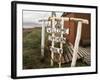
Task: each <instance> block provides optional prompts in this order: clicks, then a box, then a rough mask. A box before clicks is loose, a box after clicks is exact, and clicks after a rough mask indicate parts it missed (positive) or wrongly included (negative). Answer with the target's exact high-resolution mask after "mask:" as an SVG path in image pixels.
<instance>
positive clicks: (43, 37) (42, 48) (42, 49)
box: [41, 21, 45, 57]
mask: <svg viewBox="0 0 100 80" xmlns="http://www.w3.org/2000/svg"><path fill="white" fill-rule="evenodd" d="M44 45H45V21H42V34H41V56H42V57H44Z"/></svg>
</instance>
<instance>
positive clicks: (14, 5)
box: [11, 1, 98, 79]
mask: <svg viewBox="0 0 100 80" xmlns="http://www.w3.org/2000/svg"><path fill="white" fill-rule="evenodd" d="M27 5H28V6H42V7H46V6H48V7H49V8H50V7H55V10H56V7H58V8H60V7H61V8H62V9H63V8H75V9H77V8H78V9H80V10H81V9H83V12H84V10H85V9H87V10H90V14H91V15H92V20H91V21H94V22H93V23H91V25H93V26H92V27H95V28H93V29H94V30H91V32H92V31H93V32H95V33H93V36H91V37H93V38H95V40H94V42H93V43H92V46H93V45H94V48H95V49H94V51H93V52H92V51H91V52H92V53H93V54H94V56H95V57H94V58H95V59H93V57H92V59H91V60H92V61H93V62H94V63H93V65H94V67H92V66H90V67H92V69H93V70H91V71H86V72H84V71H79V72H77V71H75V72H64V73H63V72H59V71H61V70H62V71H64V70H67V68H61V70H60V69H59V70H58V69H53V70H52V69H50V70H51V71H54V70H55V71H58V72H59V73H49V74H47V73H48V72H49V71H50V70H49V69H48V70H46V71H45V69H42V70H40V71H44V73H41V74H36V75H34V74H35V73H34V74H32V73H30V74H29V75H27V74H26V72H25V74H26V75H24V73H23V71H25V70H23V69H22V68H19V67H18V66H21V65H19V64H18V63H19V62H21V61H20V60H19V57H21V56H18V55H17V53H18V54H19V51H18V45H19V42H18V41H19V38H18V37H19V36H18V35H19V34H20V33H21V32H20V31H21V28H20V27H19V28H18V26H19V23H20V22H18V21H19V20H20V19H21V18H22V16H23V15H21V16H20V15H19V14H20V11H22V10H23V9H25V8H26V7H27ZM23 6H25V8H23ZM27 9H28V8H27ZM27 9H26V10H27ZM29 9H30V10H31V9H32V8H30V7H29ZM33 10H34V9H33ZM35 10H36V9H35ZM38 10H39V9H38ZM50 10H51V11H55V10H53V9H52V8H50ZM40 11H41V9H40ZM42 11H43V8H42ZM44 11H46V10H45V8H44ZM57 11H58V12H59V9H58V10H57ZM60 11H61V10H60ZM62 11H63V10H62ZM81 11H82V10H81ZM92 11H93V12H92ZM70 12H71V11H70ZM76 12H78V11H76ZM97 13H98V8H97V6H87V5H69V4H54V3H39V2H24V1H12V2H11V28H12V30H11V31H12V32H11V36H12V39H11V46H12V52H11V78H13V79H19V78H36V77H53V76H67V75H83V74H97V72H98V67H97V66H98V65H97V62H98V61H97V58H98V56H97V49H98V48H97V33H98V32H97V24H98V21H97V18H98V14H97ZM21 14H22V13H21ZM93 18H95V19H94V20H93ZM68 19H69V18H66V20H68ZM70 19H72V20H75V19H76V18H70ZM77 20H79V21H81V20H83V19H77ZM20 21H21V20H20ZM84 23H87V21H84ZM21 24H22V23H21ZM62 24H63V23H62ZM79 25H81V24H79ZM20 26H21V25H20ZM19 29H20V30H19ZM42 30H45V29H44V28H43V29H42ZM43 34H45V33H43ZM43 34H42V36H43ZM42 39H43V38H42ZM42 41H44V39H43V40H42ZM42 45H43V44H42ZM41 51H43V50H41ZM43 52H44V51H43ZM20 54H22V53H20ZM42 55H43V56H44V54H42ZM51 65H52V64H51ZM59 65H60V66H61V64H60V63H59ZM72 66H73V65H72ZM90 67H89V68H87V69H91V68H90ZM19 69H22V73H23V74H21V73H19V72H20V70H19ZM75 69H76V68H75ZM80 69H81V68H80ZM87 69H84V70H87ZM72 70H74V69H73V68H72V69H70V70H69V71H72ZM33 71H34V72H36V70H35V69H34V70H33ZM38 71H39V70H38ZM28 72H29V71H27V73H28Z"/></svg>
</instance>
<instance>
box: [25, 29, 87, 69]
mask: <svg viewBox="0 0 100 80" xmlns="http://www.w3.org/2000/svg"><path fill="white" fill-rule="evenodd" d="M47 36H48V34H47V33H46V35H45V37H46V43H45V56H44V58H43V57H41V28H33V29H32V30H30V31H27V30H26V31H23V69H40V68H56V67H58V64H57V63H55V64H54V66H53V67H51V66H50V51H49V50H48V45H49V44H50V43H49V42H48V40H47ZM76 66H87V65H86V64H85V63H82V61H81V60H79V61H77V64H76ZM62 67H70V63H67V64H62Z"/></svg>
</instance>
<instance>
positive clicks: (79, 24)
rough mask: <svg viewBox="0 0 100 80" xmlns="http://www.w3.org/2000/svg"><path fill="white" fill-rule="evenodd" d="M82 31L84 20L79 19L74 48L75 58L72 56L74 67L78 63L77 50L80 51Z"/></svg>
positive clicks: (72, 65)
mask: <svg viewBox="0 0 100 80" xmlns="http://www.w3.org/2000/svg"><path fill="white" fill-rule="evenodd" d="M81 31H82V22H81V21H79V22H78V26H77V34H76V39H75V45H74V50H73V58H72V63H71V67H74V66H75V65H76V60H77V52H78V47H79V42H80V39H81Z"/></svg>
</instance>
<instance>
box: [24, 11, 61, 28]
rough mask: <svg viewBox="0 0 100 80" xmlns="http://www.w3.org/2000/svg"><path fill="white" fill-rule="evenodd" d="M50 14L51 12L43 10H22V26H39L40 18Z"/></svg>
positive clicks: (46, 17) (57, 14)
mask: <svg viewBox="0 0 100 80" xmlns="http://www.w3.org/2000/svg"><path fill="white" fill-rule="evenodd" d="M61 15H62V12H56V16H61ZM50 16H51V12H43V11H29V10H25V11H23V28H33V27H41V25H42V23H41V22H39V20H41V19H48V17H50Z"/></svg>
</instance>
